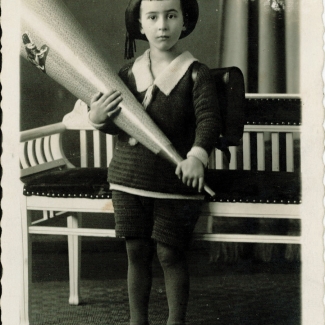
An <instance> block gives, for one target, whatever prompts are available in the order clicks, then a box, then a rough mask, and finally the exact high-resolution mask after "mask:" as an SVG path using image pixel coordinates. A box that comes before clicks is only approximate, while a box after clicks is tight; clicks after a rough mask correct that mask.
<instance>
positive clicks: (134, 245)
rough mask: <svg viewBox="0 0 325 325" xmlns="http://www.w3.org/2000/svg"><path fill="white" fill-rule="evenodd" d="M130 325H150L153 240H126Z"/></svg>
mask: <svg viewBox="0 0 325 325" xmlns="http://www.w3.org/2000/svg"><path fill="white" fill-rule="evenodd" d="M126 250H127V255H128V292H129V304H130V315H131V320H130V325H148V324H149V323H148V304H149V296H150V290H151V284H152V265H151V264H152V259H153V253H154V245H153V241H152V240H151V239H140V238H126Z"/></svg>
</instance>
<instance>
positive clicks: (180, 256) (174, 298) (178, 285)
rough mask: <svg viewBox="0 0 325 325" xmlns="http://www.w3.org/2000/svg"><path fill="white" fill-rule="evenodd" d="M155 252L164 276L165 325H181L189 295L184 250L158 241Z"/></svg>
mask: <svg viewBox="0 0 325 325" xmlns="http://www.w3.org/2000/svg"><path fill="white" fill-rule="evenodd" d="M157 254H158V258H159V261H160V264H161V266H162V268H163V271H164V276H165V285H166V293H167V300H168V308H169V317H168V321H167V325H183V324H185V316H186V309H187V302H188V297H189V274H188V267H187V261H186V257H185V252H184V251H183V250H180V249H178V248H175V247H172V246H168V245H165V244H161V243H158V244H157Z"/></svg>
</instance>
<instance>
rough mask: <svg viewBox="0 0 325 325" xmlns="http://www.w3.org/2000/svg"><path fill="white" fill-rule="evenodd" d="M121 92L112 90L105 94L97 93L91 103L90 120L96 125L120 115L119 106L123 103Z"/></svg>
mask: <svg viewBox="0 0 325 325" xmlns="http://www.w3.org/2000/svg"><path fill="white" fill-rule="evenodd" d="M122 100H123V99H122V96H121V93H120V92H119V91H116V90H111V91H109V92H107V93H105V94H102V93H100V92H99V93H97V94H95V95H94V96H93V97H92V98H91V101H90V112H89V118H90V120H91V122H93V123H95V124H102V123H104V122H105V121H106V120H107V118H113V117H115V116H116V115H118V114H119V113H120V110H121V108H120V107H119V106H118V105H119V104H120V102H121V101H122Z"/></svg>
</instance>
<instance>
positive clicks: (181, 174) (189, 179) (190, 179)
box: [175, 156, 204, 192]
mask: <svg viewBox="0 0 325 325" xmlns="http://www.w3.org/2000/svg"><path fill="white" fill-rule="evenodd" d="M175 174H176V175H177V176H178V178H179V179H182V181H183V183H184V184H185V185H187V186H192V187H193V188H197V189H198V191H199V192H202V190H203V186H204V166H203V164H202V162H201V161H200V160H199V159H198V158H196V157H194V156H190V157H188V158H187V159H185V160H183V161H181V162H180V163H179V164H178V165H177V167H176V171H175Z"/></svg>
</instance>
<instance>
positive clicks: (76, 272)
mask: <svg viewBox="0 0 325 325" xmlns="http://www.w3.org/2000/svg"><path fill="white" fill-rule="evenodd" d="M80 225H81V214H80V213H78V214H77V216H69V217H68V218H67V226H68V228H79V226H80ZM68 254H69V283H70V297H69V304H70V305H78V304H79V301H80V258H81V238H80V236H76V235H68Z"/></svg>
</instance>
